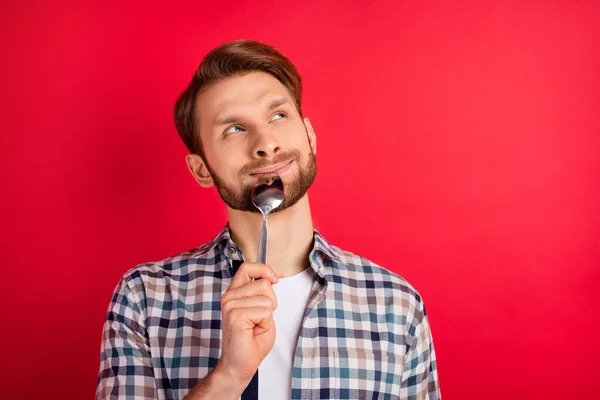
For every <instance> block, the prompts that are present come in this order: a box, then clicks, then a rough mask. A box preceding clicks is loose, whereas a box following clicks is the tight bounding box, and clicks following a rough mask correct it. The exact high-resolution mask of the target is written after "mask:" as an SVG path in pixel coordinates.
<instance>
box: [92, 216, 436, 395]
mask: <svg viewBox="0 0 600 400" xmlns="http://www.w3.org/2000/svg"><path fill="white" fill-rule="evenodd" d="M309 258H310V264H311V266H312V268H313V269H314V270H315V272H316V274H317V278H316V280H315V282H314V284H313V288H312V294H311V296H310V299H309V301H308V305H307V308H306V312H305V314H304V321H303V323H302V328H301V331H300V336H299V338H298V346H297V347H296V353H295V356H294V364H293V371H292V391H291V393H290V398H292V399H439V398H441V397H440V389H439V385H438V377H437V369H436V359H435V351H434V347H433V341H432V337H431V332H430V329H429V323H428V319H427V314H426V312H425V306H424V304H423V301H422V299H421V296H420V295H419V293H418V292H417V291H416V290H415V289H414V288H413V287H412V286H411V285H410V284H409V283H408V282H406V281H405V280H404V279H403V278H401V277H400V276H398V275H396V274H394V273H392V272H390V271H387V270H386V269H383V268H381V267H379V266H377V265H375V264H373V263H372V262H370V261H368V260H366V259H365V258H362V257H359V256H357V255H354V254H352V253H349V252H346V251H343V250H341V249H340V248H338V247H335V246H332V245H330V244H329V243H327V241H326V240H325V239H324V238H323V237H322V236H321V235H320V234H319V232H317V231H315V233H314V246H313V250H312V251H311V253H310V255H309ZM234 260H237V261H243V255H242V254H241V251H240V249H239V248H238V247H237V245H236V244H235V243H234V242H233V241H232V240H231V236H230V231H229V226H228V225H226V226H225V228H223V230H222V231H221V232H220V233H219V234H218V235H217V236H216V237H215V238H214V239H213V240H212V241H211V242H209V243H206V244H204V245H202V246H201V247H200V248H197V249H194V250H190V251H187V252H185V253H182V254H179V255H176V256H173V257H170V258H167V259H165V260H163V261H160V262H153V263H146V264H140V265H138V266H136V267H135V268H133V269H131V270H130V271H128V272H127V273H125V274H124V276H123V278H122V279H121V281H120V282H119V284H118V285H117V287H116V289H115V292H114V294H113V296H112V300H111V303H110V305H109V308H108V312H107V314H106V321H105V323H104V329H103V334H102V347H101V360H100V372H99V376H98V386H97V390H96V399H107V398H110V399H183V398H184V396H185V395H186V394H187V393H188V392H189V391H190V390H191V389H192V388H194V386H196V385H197V384H198V382H200V381H201V380H202V378H204V377H205V376H206V375H207V374H208V373H209V372H210V371H211V370H212V369H213V368H214V367H215V365H216V363H217V361H218V360H219V357H220V354H221V337H222V336H221V335H222V331H221V307H220V298H221V295H222V294H223V293H224V292H225V291H226V290H227V288H228V286H229V284H230V283H231V279H232V273H233V272H232V263H233V262H234Z"/></svg>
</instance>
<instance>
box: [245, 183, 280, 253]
mask: <svg viewBox="0 0 600 400" xmlns="http://www.w3.org/2000/svg"><path fill="white" fill-rule="evenodd" d="M282 202H283V182H282V181H281V178H280V177H279V175H277V174H273V175H269V176H267V177H264V178H262V179H261V180H260V181H259V182H258V184H257V185H256V187H255V188H254V190H253V191H252V204H254V206H255V207H256V208H258V210H259V211H260V212H261V213H262V215H263V226H262V230H261V231H260V239H259V244H258V254H257V256H256V262H258V263H262V264H266V263H267V243H268V227H267V216H268V215H269V213H270V212H271V211H273V210H274V209H276V208H277V207H279V206H280V205H281V203H282Z"/></svg>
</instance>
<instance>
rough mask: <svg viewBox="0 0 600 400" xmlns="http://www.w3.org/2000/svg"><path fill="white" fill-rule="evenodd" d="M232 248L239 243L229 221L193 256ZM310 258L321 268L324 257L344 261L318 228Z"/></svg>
mask: <svg viewBox="0 0 600 400" xmlns="http://www.w3.org/2000/svg"><path fill="white" fill-rule="evenodd" d="M231 248H234V249H237V245H236V244H235V243H234V242H233V240H232V239H231V231H230V230H229V223H227V224H225V226H224V227H223V229H221V231H220V232H219V233H217V235H216V236H215V237H214V238H213V239H212V240H211V241H209V242H207V243H204V244H203V245H202V246H200V247H199V248H198V249H197V250H196V251H195V252H194V254H193V257H194V258H200V257H202V256H203V255H204V254H206V253H208V252H209V251H210V250H213V249H214V250H216V251H217V252H221V251H225V250H226V249H231ZM309 258H310V260H311V261H315V262H316V263H317V268H319V269H320V267H322V263H323V261H324V258H328V259H330V260H335V261H337V262H342V259H341V257H340V254H339V250H338V249H337V248H336V247H335V246H332V245H331V244H329V242H327V240H325V238H324V237H323V235H321V234H320V233H319V232H318V231H317V230H316V229H315V230H314V244H313V249H312V251H311V252H310V255H309Z"/></svg>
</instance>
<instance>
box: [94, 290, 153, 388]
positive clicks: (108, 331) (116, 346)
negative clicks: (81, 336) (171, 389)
mask: <svg viewBox="0 0 600 400" xmlns="http://www.w3.org/2000/svg"><path fill="white" fill-rule="evenodd" d="M144 311H145V310H144V307H142V306H141V303H140V301H139V298H138V296H137V295H136V292H135V289H134V288H130V287H129V285H128V281H127V280H126V278H123V279H122V280H121V281H120V282H119V284H118V285H117V287H116V289H115V291H114V293H113V296H112V299H111V302H110V305H109V307H108V311H107V313H106V319H105V321H104V328H103V331H102V345H101V350H100V372H99V374H98V385H97V387H96V400H100V399H155V398H156V397H157V396H156V387H155V381H154V373H153V369H152V359H151V356H150V349H149V343H148V335H147V333H146V328H145V323H144Z"/></svg>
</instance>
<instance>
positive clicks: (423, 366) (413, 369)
mask: <svg viewBox="0 0 600 400" xmlns="http://www.w3.org/2000/svg"><path fill="white" fill-rule="evenodd" d="M419 304H420V308H419V309H417V310H416V312H415V316H414V318H413V321H412V322H411V323H410V325H409V327H408V338H407V352H406V356H405V358H404V369H403V371H402V382H401V384H400V398H401V399H407V400H438V399H441V394H440V387H439V383H438V374H437V365H436V359H435V350H434V348H433V339H432V336H431V330H430V328H429V320H428V318H427V313H426V311H425V305H424V304H423V302H422V301H420V302H419Z"/></svg>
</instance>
